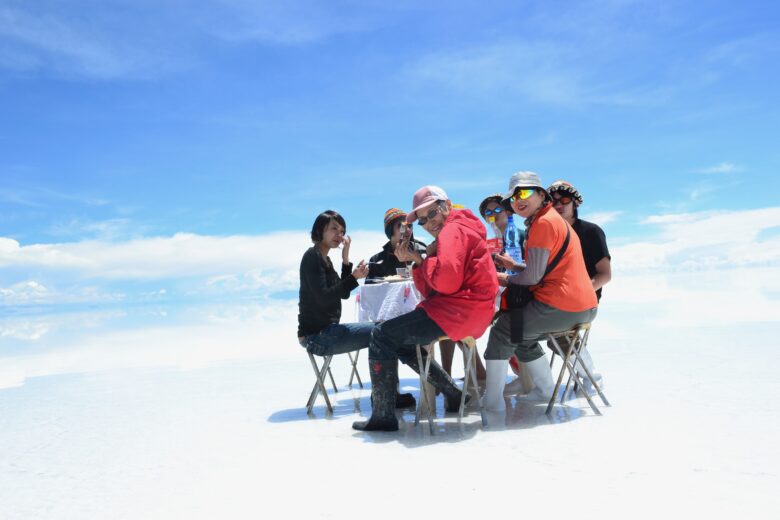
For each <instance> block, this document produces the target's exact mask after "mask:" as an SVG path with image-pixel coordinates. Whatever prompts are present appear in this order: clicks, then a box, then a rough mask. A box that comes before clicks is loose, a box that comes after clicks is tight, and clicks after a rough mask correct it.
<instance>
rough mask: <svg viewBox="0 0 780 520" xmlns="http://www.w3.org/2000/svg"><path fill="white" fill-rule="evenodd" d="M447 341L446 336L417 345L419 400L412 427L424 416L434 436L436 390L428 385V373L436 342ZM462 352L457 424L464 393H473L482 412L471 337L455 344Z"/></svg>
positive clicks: (474, 348)
mask: <svg viewBox="0 0 780 520" xmlns="http://www.w3.org/2000/svg"><path fill="white" fill-rule="evenodd" d="M447 339H449V338H448V337H447V336H442V337H440V338H438V339H436V340H434V341H432V342H431V343H429V344H428V345H417V364H418V366H419V367H420V399H419V401H418V402H417V412H416V414H415V418H414V425H415V426H417V425H418V424H419V423H420V415H422V414H423V413H425V414H426V416H427V418H428V427H429V428H430V431H431V434H434V429H433V417H434V416H435V415H436V404H435V403H436V390H435V389H434V388H433V385H431V384H430V383H428V372H429V371H430V368H431V360H432V359H433V357H434V356H433V354H434V347H435V345H436V343H437V342H439V341H443V340H447ZM456 343H457V344H458V346H459V347H460V348H461V350H462V351H463V366H464V372H465V374H464V377H463V388H462V389H461V397H460V406H459V407H458V422H461V421H462V419H463V410H464V408H465V404H466V393H468V392H469V391H471V392H473V396H474V399H475V400H476V402H477V403H478V404H479V407H480V412H481V410H482V401H481V400H480V398H479V383H478V382H477V368H476V367H477V362H476V358H477V342H476V340H474V338H473V337H471V336H469V337H467V338H463V339H462V340H460V341H458V342H456ZM423 349H425V351H426V352H427V354H428V355H427V356H426V358H425V363H423V359H422V350H423Z"/></svg>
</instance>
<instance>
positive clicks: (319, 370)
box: [306, 351, 363, 413]
mask: <svg viewBox="0 0 780 520" xmlns="http://www.w3.org/2000/svg"><path fill="white" fill-rule="evenodd" d="M307 353H308V354H309V360H310V361H311V366H312V369H313V370H314V376H315V377H316V378H317V380H316V381H315V383H314V388H312V390H311V394H309V400H308V402H307V403H306V412H307V413H311V412H312V409H313V408H314V402H315V401H316V400H317V396H318V395H319V394H322V397H323V398H325V404H326V405H327V407H328V412H329V413H333V406H332V405H331V404H330V399H328V391H327V389H326V388H325V373H326V372H327V374H328V376H329V377H330V383H331V385H333V391H334V392H338V391H339V389H338V387H336V381H335V380H334V379H333V373H332V372H331V371H330V362H331V361H332V360H333V356H332V355H330V356H322V358H323V361H322V366H321V367H319V366H317V360H316V359H314V354H312V353H311V352H307ZM352 354H353V352H347V355H348V356H349V362H350V364H351V365H352V370H351V372H350V374H349V387H350V388H352V380H353V379H357V382H358V384H359V385H360V388H363V381H361V379H360V373H359V372H358V369H357V362H358V356H359V354H360V351H355V352H354V354H355V356H354V357H352Z"/></svg>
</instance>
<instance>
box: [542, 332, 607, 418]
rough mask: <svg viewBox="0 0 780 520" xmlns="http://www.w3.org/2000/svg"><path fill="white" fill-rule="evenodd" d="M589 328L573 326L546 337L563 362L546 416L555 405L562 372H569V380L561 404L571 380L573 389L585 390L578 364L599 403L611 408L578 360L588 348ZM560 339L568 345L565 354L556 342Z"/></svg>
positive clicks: (594, 406)
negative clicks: (596, 394)
mask: <svg viewBox="0 0 780 520" xmlns="http://www.w3.org/2000/svg"><path fill="white" fill-rule="evenodd" d="M590 327H591V324H590V323H582V324H580V325H577V326H575V327H574V328H573V329H570V330H566V331H561V332H551V333H549V334H548V335H547V339H548V342H549V344H551V345H552V347H553V349H554V350H555V353H556V354H558V355H559V356H560V357H561V359H562V360H563V364H562V366H561V370H560V372H559V373H558V381H557V382H556V383H555V388H554V389H553V393H552V397H550V403H549V404H548V405H547V410H546V411H545V413H546V414H547V415H550V412H551V411H552V408H553V405H554V404H555V399H556V397H557V396H558V390H559V388H560V386H561V382H562V381H563V375H564V372H566V371H567V370H568V371H569V378H568V379H567V381H566V387H565V388H564V390H563V394H562V395H561V404H563V400H564V398H565V397H566V394H567V392H568V391H569V386H570V385H571V383H572V380H574V384H575V389H576V387H577V386H579V387H580V388H583V389H584V388H585V387H584V386H583V384H582V383H583V381H582V380H581V378H580V375H579V374H578V373H577V370H576V366H577V364H578V363H579V365H580V367H582V369H583V371H584V372H585V377H587V378H588V380H589V381H590V383H591V385H593V388H594V389H595V390H596V392H598V394H599V397H600V398H601V401H602V402H603V403H604V405H606V406H611V405H610V404H609V401H608V400H607V397H606V396H605V395H604V392H602V391H601V388H600V387H599V385H598V383H596V380H595V378H594V377H593V374H591V373H590V369H588V367H587V366H586V365H585V363H583V362H582V359H581V358H580V353H581V352H583V351H584V350H585V348H586V347H587V346H588V335H589V334H590ZM561 339H562V340H565V341H566V342H567V343H568V346H569V349H568V351H566V352H564V350H563V348H561V345H560V343H559V342H558V340H561ZM550 366H552V362H551V363H550ZM583 394H585V398H586V399H587V400H588V404H589V405H590V407H591V409H592V410H593V412H594V413H595V414H596V415H601V411H600V410H599V409H598V407H597V406H596V404H595V403H594V402H593V400H592V399H591V398H590V395H589V394H588V392H583Z"/></svg>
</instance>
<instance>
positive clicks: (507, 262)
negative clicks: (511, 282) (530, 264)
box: [493, 253, 525, 272]
mask: <svg viewBox="0 0 780 520" xmlns="http://www.w3.org/2000/svg"><path fill="white" fill-rule="evenodd" d="M493 260H494V261H495V262H496V265H498V266H500V267H503V268H504V269H507V270H509V271H515V272H517V271H522V270H523V269H525V266H524V265H523V264H518V263H516V262H515V261H514V260H512V257H510V256H509V255H508V254H506V253H501V254H498V255H496V256H495V257H493Z"/></svg>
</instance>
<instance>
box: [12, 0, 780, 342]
mask: <svg viewBox="0 0 780 520" xmlns="http://www.w3.org/2000/svg"><path fill="white" fill-rule="evenodd" d="M186 4H187V3H185V2H163V3H162V5H161V3H160V2H150V1H144V0H135V1H79V0H73V1H67V2H65V1H37V2H27V1H20V0H6V1H4V2H3V3H2V5H0V312H2V313H3V314H4V315H5V316H6V317H5V318H0V326H1V327H4V329H3V334H0V346H2V345H3V343H2V342H3V341H5V342H9V341H12V340H13V341H14V342H15V341H17V340H19V341H28V340H31V338H32V339H34V340H35V341H38V340H40V339H41V338H45V337H46V332H45V331H47V330H51V329H50V328H47V326H46V325H40V323H42V322H44V321H45V320H44V318H43V316H46V315H50V314H52V313H53V314H57V313H60V314H62V313H72V312H77V313H84V312H91V311H92V310H96V309H98V310H105V309H106V308H109V309H117V308H119V309H121V310H122V311H121V312H122V313H127V312H129V311H128V309H131V308H136V307H139V308H143V309H144V312H143V313H141V314H143V316H145V317H143V316H142V317H141V318H139V320H140V321H143V320H144V319H147V318H148V316H149V315H154V316H158V317H160V316H162V317H165V316H168V317H169V316H171V315H172V314H174V313H175V309H181V308H182V307H183V303H182V302H190V303H191V302H195V301H201V300H204V301H208V302H215V301H216V302H223V303H224V302H235V301H244V300H253V301H254V300H257V299H258V298H261V297H262V295H265V296H267V297H270V296H273V295H276V297H279V295H284V297H286V298H288V297H290V295H291V294H294V290H295V288H296V284H297V280H296V271H297V266H298V258H299V256H300V252H301V251H302V248H305V247H306V246H307V245H308V241H307V239H306V231H307V230H308V229H309V227H310V225H311V222H312V221H313V219H314V217H315V216H316V214H317V213H318V212H320V211H321V210H324V209H327V208H334V209H337V210H339V211H340V212H342V213H343V214H344V215H345V217H346V219H347V223H348V227H349V230H350V232H353V233H354V232H357V235H358V236H359V237H361V238H362V239H363V241H362V243H361V244H360V245H358V244H357V243H356V255H357V254H359V255H361V256H362V255H366V256H367V255H369V254H371V253H372V252H375V251H376V250H378V248H379V247H380V246H381V243H382V238H383V237H382V235H381V219H382V214H383V213H384V211H385V209H387V208H389V207H393V206H398V207H402V208H405V209H408V208H409V205H410V203H411V195H412V193H413V192H414V191H415V189H416V188H418V187H419V186H421V185H423V184H427V183H435V184H439V185H441V186H442V187H444V188H445V189H446V190H447V191H448V193H449V194H450V196H451V198H452V199H453V200H454V201H455V202H459V203H462V204H464V205H466V206H468V207H472V208H474V207H476V205H477V204H478V203H479V201H480V200H481V199H482V198H483V197H484V196H486V195H488V194H490V193H494V192H497V191H502V190H504V189H505V188H506V183H507V180H508V178H509V176H510V175H511V174H512V173H513V172H514V171H517V170H520V169H531V170H535V171H537V172H539V173H540V175H541V176H542V179H543V180H544V181H545V182H552V181H553V180H555V179H558V178H564V179H567V180H569V181H571V182H573V183H574V184H575V185H577V186H578V187H579V188H580V190H581V191H582V193H583V194H584V196H585V205H584V206H583V207H582V209H581V214H582V215H583V216H584V217H586V218H591V219H593V220H595V221H597V222H599V223H601V224H602V225H603V226H604V228H605V230H606V231H607V234H608V237H609V239H610V245H611V246H613V248H614V249H615V250H616V251H619V252H620V253H621V256H619V260H620V261H619V262H616V269H617V272H620V269H624V270H625V272H627V273H628V272H632V273H634V274H636V273H639V272H640V271H641V269H650V268H653V269H656V270H657V269H658V268H660V267H662V268H664V269H665V270H667V271H676V270H679V269H682V268H691V266H699V267H700V262H699V261H700V260H701V261H702V262H701V264H703V265H706V266H709V267H713V266H715V267H717V266H720V267H722V266H724V265H732V264H735V263H736V264H737V265H739V266H742V267H744V266H746V265H751V266H752V265H759V266H760V267H761V268H763V267H766V266H772V267H774V266H777V265H779V264H780V261H779V260H778V259H780V253H778V251H779V250H780V248H778V247H776V242H777V237H778V233H777V231H778V228H780V219H779V218H778V213H777V208H778V205H777V201H776V193H777V191H778V189H777V188H778V187H779V186H778V184H779V183H778V181H777V178H778V175H777V170H778V164H779V163H780V157H779V154H780V152H778V150H779V149H780V147H778V146H777V142H778V133H779V132H778V129H777V128H778V125H777V121H779V120H780V117H779V116H780V113H778V112H780V109H779V108H778V106H779V104H778V97H780V96H778V94H777V92H778V90H777V85H778V83H780V72H779V70H780V69H778V67H777V63H778V59H779V58H780V37H779V36H778V20H780V16H778V15H780V12H779V11H780V7H777V4H776V3H775V2H768V1H766V2H757V1H754V2H742V3H739V4H735V3H733V2H726V1H720V2H719V1H712V2H659V1H652V2H650V1H618V0H614V1H593V2H549V1H548V2H520V1H511V2H489V3H485V2H426V3H425V5H424V6H420V5H418V4H419V2H403V1H401V2H393V3H392V5H387V3H386V2H348V1H347V2H344V1H337V2H327V3H324V2H317V1H307V2H300V1H289V2H283V3H281V2H279V3H272V2H250V1H243V0H211V1H203V2H199V3H197V6H195V7H192V6H189V5H186ZM724 215H725V216H724ZM757 219H765V220H758V221H757ZM681 224H682V226H681ZM711 226H719V227H720V229H710V228H711ZM702 230H705V231H704V232H702ZM361 233H362V234H361ZM734 235H739V239H740V241H738V244H737V245H738V246H739V247H736V246H735V244H734V243H733V242H730V241H731V240H732V238H733V236H734ZM702 237H704V238H702ZM705 238H706V239H705ZM681 244H682V245H681ZM691 244H693V245H691ZM754 247H755V248H758V249H761V250H762V251H764V252H765V253H764V254H763V256H761V255H759V256H761V257H760V259H756V258H754V257H751V258H746V257H745V256H744V255H742V253H740V251H741V250H742V248H748V249H749V248H754ZM741 255H742V256H741ZM648 259H652V262H649V263H648ZM655 261H658V264H653V262H655ZM651 264H653V265H651ZM659 266H660V267H659ZM685 266H687V267H685ZM699 267H697V268H699ZM150 302H151V303H150ZM176 302H178V304H176ZM157 305H159V306H161V307H160V308H163V307H164V308H165V309H167V310H161V311H160V312H151V311H149V309H150V308H152V309H156V308H157V307H155V306H157ZM150 312H151V314H150ZM123 315H125V314H123ZM79 316H81V314H79ZM3 320H5V321H3ZM66 321H67V320H66ZM61 325H62V324H61ZM20 330H21V331H27V332H19V331H20ZM36 331H37V332H36ZM41 331H43V332H41ZM3 338H5V339H3ZM8 338H11V339H8ZM14 345H16V343H14ZM7 348H10V347H7Z"/></svg>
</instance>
